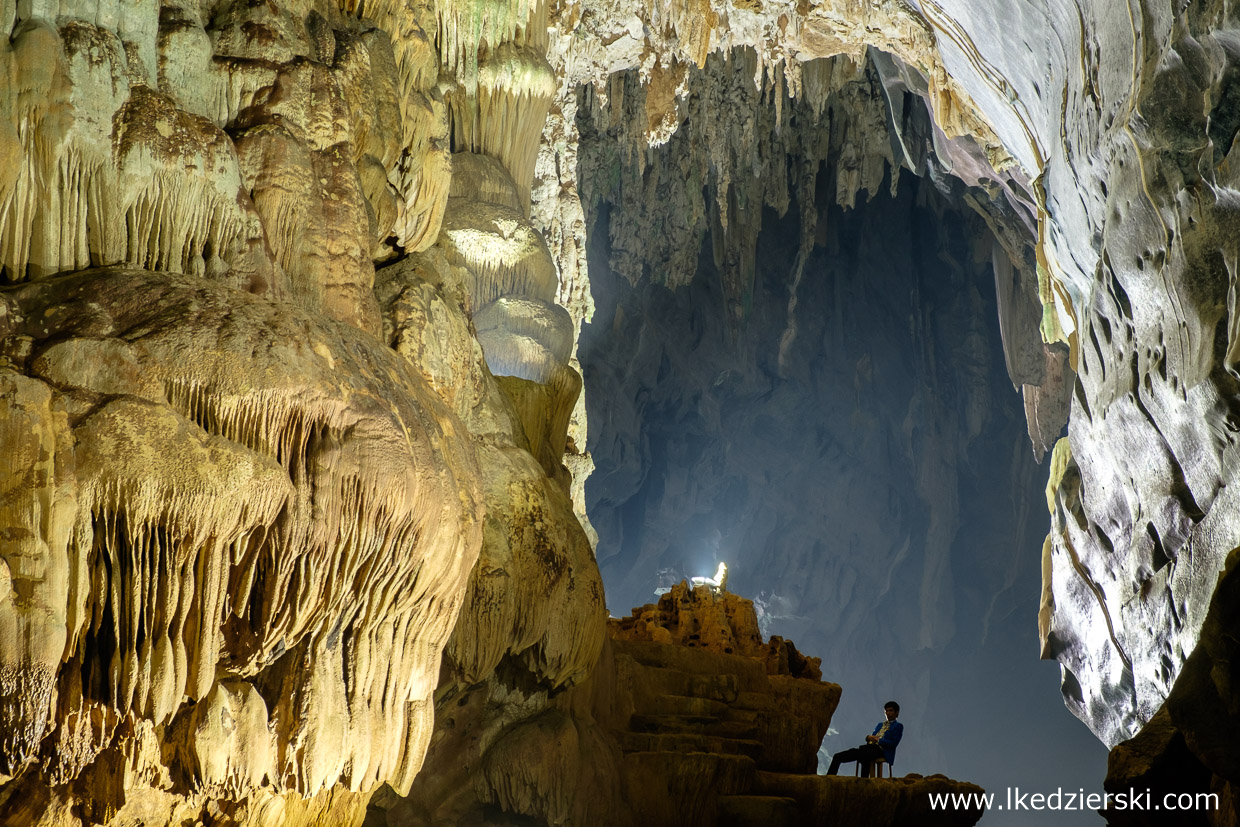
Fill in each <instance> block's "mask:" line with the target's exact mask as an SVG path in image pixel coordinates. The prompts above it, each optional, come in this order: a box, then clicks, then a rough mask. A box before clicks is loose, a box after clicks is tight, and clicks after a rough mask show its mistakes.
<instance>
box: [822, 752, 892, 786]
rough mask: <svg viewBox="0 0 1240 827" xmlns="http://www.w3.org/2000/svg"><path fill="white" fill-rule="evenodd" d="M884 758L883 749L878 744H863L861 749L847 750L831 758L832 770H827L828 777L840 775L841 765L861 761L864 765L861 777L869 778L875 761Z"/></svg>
mask: <svg viewBox="0 0 1240 827" xmlns="http://www.w3.org/2000/svg"><path fill="white" fill-rule="evenodd" d="M882 757H883V748H882V747H880V746H879V745H878V744H862V745H861V746H859V747H853V748H852V749H846V750H844V751H843V752H837V753H836V754H835V755H834V756H833V757H832V758H831V769H829V770H827V775H839V774H840V764H843V763H846V762H848V761H860V762H861V763H862V764H863V765H864V766H863V767H862V769H861V775H862V776H864V777H865V778H869V777H870V771H871V769H872V767H873V763H874V761H875V760H876V759H878V758H882Z"/></svg>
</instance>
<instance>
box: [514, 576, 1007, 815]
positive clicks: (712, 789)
mask: <svg viewBox="0 0 1240 827" xmlns="http://www.w3.org/2000/svg"><path fill="white" fill-rule="evenodd" d="M819 664H820V661H819V659H818V658H811V657H806V656H805V655H803V654H801V653H800V652H798V651H797V649H796V646H794V645H793V644H792V642H791V641H787V640H784V639H782V638H779V637H772V638H771V639H770V640H766V641H764V640H763V638H762V635H761V633H760V632H759V631H758V622H757V617H756V615H755V613H754V608H753V602H752V601H750V600H747V599H745V598H743V597H739V596H737V595H734V594H730V593H728V592H726V591H724V592H720V593H717V592H714V591H712V590H711V589H709V588H707V587H705V586H698V587H696V588H692V589H691V588H690V587H689V586H688V584H686V583H681V584H679V585H677V586H675V587H673V588H672V589H671V591H670V592H669V593H667V594H665V595H663V596H662V597H661V598H660V600H659V602H658V603H657V604H650V605H647V606H642V607H640V608H638V609H635V610H634V611H633V614H632V615H631V616H630V617H627V618H622V619H617V618H612V619H611V620H610V621H609V622H608V642H607V645H606V646H605V648H604V654H603V657H602V658H601V659H600V662H599V667H598V668H597V669H596V671H595V672H594V674H593V675H592V677H591V678H590V680H589V681H587V682H586V683H585V684H583V685H581V686H580V687H577V688H575V689H573V690H571V691H569V692H567V693H565V695H564V696H562V698H561V700H560V707H561V709H562V711H564V712H567V713H568V714H569V715H571V716H573V717H574V718H575V719H577V720H578V721H579V722H581V721H583V720H586V719H589V720H592V721H593V722H595V723H596V724H597V725H598V726H599V728H600V729H601V730H602V732H603V733H604V736H605V737H604V740H606V741H612V742H614V743H615V745H616V746H617V748H618V750H617V751H618V758H619V760H618V761H616V762H615V766H616V768H617V772H618V774H619V776H620V779H619V784H618V785H617V790H618V791H619V794H620V796H621V797H622V798H623V801H622V802H620V803H618V805H617V807H616V808H615V809H614V810H613V811H612V812H613V814H614V818H615V820H614V821H613V822H612V823H614V824H628V823H633V824H678V825H735V826H736V827H740V826H741V825H763V826H764V827H770V825H784V824H787V825H794V824H795V825H814V824H824V825H825V824H856V823H863V822H864V823H868V824H890V825H902V824H908V825H913V824H916V825H927V824H936V825H938V824H941V825H971V824H975V823H976V822H977V820H978V819H979V818H980V817H981V812H980V811H979V810H964V809H961V810H951V811H940V812H933V811H932V810H931V808H930V798H929V794H931V793H965V794H968V793H979V794H980V793H981V792H983V791H982V789H981V788H980V787H977V786H975V785H972V784H965V783H961V782H957V781H952V780H950V779H948V778H945V777H943V776H932V777H930V778H922V777H921V776H917V775H910V776H906V777H904V778H896V779H881V780H880V779H859V778H828V777H825V776H819V775H816V774H815V773H816V769H817V752H818V745H819V744H820V743H821V741H822V737H823V735H825V734H826V731H827V727H828V726H829V725H830V723H831V716H832V715H833V714H834V712H835V708H836V706H837V705H838V704H839V700H840V687H839V685H838V684H834V683H827V682H824V681H823V680H822V674H821V671H820V669H819ZM512 803H513V804H518V802H512ZM514 809H518V810H519V809H520V808H519V807H515V808H514Z"/></svg>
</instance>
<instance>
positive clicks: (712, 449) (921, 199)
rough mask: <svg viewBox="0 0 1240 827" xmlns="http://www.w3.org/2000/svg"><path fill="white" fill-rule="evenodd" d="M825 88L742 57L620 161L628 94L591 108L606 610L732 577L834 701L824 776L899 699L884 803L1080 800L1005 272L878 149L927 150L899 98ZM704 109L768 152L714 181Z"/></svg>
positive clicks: (846, 77)
mask: <svg viewBox="0 0 1240 827" xmlns="http://www.w3.org/2000/svg"><path fill="white" fill-rule="evenodd" d="M827 63H834V65H832V66H829V67H826V68H823V67H816V68H815V71H817V72H819V73H825V74H827V75H828V76H829V77H831V78H832V79H831V80H829V81H828V82H827V83H825V84H824V85H822V86H820V87H819V91H818V92H817V94H818V95H819V96H820V97H819V98H818V99H815V98H814V94H813V93H811V94H807V95H803V96H802V97H800V98H799V99H798V98H794V97H793V96H791V95H789V94H788V93H787V91H786V90H784V89H780V88H778V84H776V85H775V86H776V88H766V87H765V84H763V83H758V84H754V82H753V77H754V73H753V71H752V66H751V65H750V64H748V63H747V62H746V60H745V55H744V54H743V53H740V54H734V55H732V57H731V59H730V60H729V61H727V62H724V61H722V60H720V61H717V62H712V61H708V63H707V66H706V67H705V69H703V70H701V71H700V72H698V73H696V74H695V73H694V72H692V71H691V72H690V78H689V82H688V86H689V89H690V92H689V94H688V97H687V102H686V103H685V104H684V106H683V108H682V110H681V112H680V116H681V121H680V123H679V124H678V128H677V131H676V132H674V133H673V134H672V135H671V137H670V138H669V139H668V140H667V141H666V142H665V143H663V144H661V145H658V146H655V147H653V148H650V149H646V148H644V147H642V148H640V149H637V150H636V151H630V152H629V153H628V154H625V146H626V141H627V142H632V141H633V135H634V134H636V133H640V132H641V130H642V128H643V127H646V126H647V125H648V123H649V122H650V106H649V102H648V101H649V98H643V95H644V94H645V90H644V88H643V87H642V85H641V83H640V82H639V79H638V78H636V77H635V75H636V73H630V75H631V76H630V77H626V78H619V79H617V78H613V79H612V82H611V88H610V92H611V95H610V97H609V99H608V100H607V101H606V102H603V101H600V100H598V99H596V98H594V97H593V96H592V93H591V92H590V91H589V90H583V91H582V93H581V95H582V97H583V99H584V101H585V104H586V105H584V106H583V107H582V109H583V111H586V112H588V113H589V114H588V116H582V117H579V128H580V131H581V136H582V139H581V145H580V148H579V153H580V154H579V157H580V164H581V170H580V180H581V181H582V182H583V183H582V195H583V201H584V202H585V203H586V205H587V216H588V218H589V224H588V226H589V244H588V267H589V277H590V285H591V291H592V296H593V301H594V315H593V319H592V320H591V321H589V322H588V323H586V324H585V325H583V327H582V332H581V336H580V341H579V347H578V358H579V360H580V364H581V368H582V374H583V378H584V387H585V389H584V395H585V405H586V419H587V421H588V423H589V431H588V434H589V436H588V440H587V444H586V447H587V449H588V451H589V453H590V455H591V457H592V459H593V463H594V467H595V470H594V472H593V473H592V474H591V476H590V477H589V478H588V480H587V481H586V484H585V500H586V508H587V511H588V516H589V519H590V521H591V523H592V525H593V527H594V529H595V530H596V531H597V533H598V547H597V559H598V562H599V566H600V569H601V571H602V574H603V579H604V583H605V585H606V589H607V600H608V607H609V609H610V611H611V613H612V614H613V615H618V616H623V615H626V614H628V612H629V609H630V607H634V606H640V605H642V604H644V603H651V602H654V601H655V600H656V599H657V597H656V590H659V589H666V588H667V587H669V586H671V585H672V584H673V583H675V582H679V581H680V580H682V579H685V578H688V577H692V576H705V575H709V574H710V573H711V572H712V571H713V570H714V568H715V565H716V564H717V562H719V561H724V562H726V563H727V564H728V566H729V567H730V572H731V576H730V581H729V588H730V590H731V591H734V592H736V593H738V594H741V595H743V596H746V597H749V598H751V599H753V600H754V602H755V606H756V608H757V611H758V614H759V618H760V623H761V625H762V631H763V633H764V634H768V635H770V634H777V635H781V636H784V637H787V638H791V639H792V640H794V641H795V642H796V643H797V645H798V647H799V648H800V649H801V651H803V652H805V653H806V654H809V655H812V656H818V657H821V658H822V661H823V663H822V670H823V675H824V678H825V679H826V680H831V681H835V682H838V683H840V684H841V685H842V686H843V698H842V701H841V704H840V706H839V708H838V710H837V712H836V714H835V717H834V719H833V723H832V727H833V730H834V731H835V732H836V733H838V734H832V735H828V737H827V739H826V740H825V742H824V747H823V751H822V752H821V753H820V759H823V760H824V763H822V765H821V767H822V768H823V769H825V759H826V758H827V757H829V753H830V752H834V751H838V750H841V749H845V748H847V747H850V746H853V745H855V744H856V743H859V742H860V740H861V736H862V735H863V734H866V733H868V732H869V731H870V728H871V727H872V726H873V723H874V720H877V719H878V718H879V717H880V708H881V705H882V703H883V702H884V701H885V700H887V699H888V698H889V697H891V698H896V699H898V700H899V701H900V703H901V705H902V707H903V713H902V715H901V719H902V720H903V721H905V723H906V726H907V727H908V730H907V731H908V733H909V737H908V738H907V739H906V742H905V743H904V744H903V745H902V746H901V748H900V757H899V766H898V771H899V772H900V773H919V774H924V775H930V774H933V773H944V774H946V775H949V776H952V777H961V778H969V779H972V780H975V781H976V782H977V783H979V784H981V785H982V786H983V787H985V788H986V789H987V790H989V791H995V790H999V791H1002V790H1003V788H1004V787H1015V786H1023V787H1026V788H1032V787H1037V788H1039V789H1051V790H1053V789H1055V788H1056V787H1060V788H1063V789H1069V788H1071V789H1076V788H1077V787H1081V786H1084V787H1086V788H1090V787H1093V788H1097V787H1098V786H1099V785H1100V783H1101V779H1102V776H1103V774H1104V772H1105V770H1104V766H1105V754H1106V751H1105V749H1104V747H1103V746H1102V745H1101V744H1099V743H1098V742H1097V740H1096V739H1095V738H1094V737H1093V736H1092V734H1090V732H1089V731H1088V730H1087V729H1086V728H1085V727H1084V726H1083V725H1082V724H1081V723H1080V722H1079V721H1077V720H1076V719H1075V718H1074V717H1073V716H1072V715H1071V713H1070V712H1069V711H1068V710H1067V709H1065V708H1064V706H1063V703H1062V700H1061V698H1060V697H1059V692H1058V686H1057V685H1058V683H1059V679H1060V676H1059V670H1058V668H1056V667H1055V666H1054V665H1052V664H1049V663H1039V662H1038V661H1037V657H1036V655H1037V651H1038V645H1039V641H1038V623H1037V618H1038V601H1039V591H1040V581H1041V570H1040V554H1039V550H1040V549H1041V547H1042V542H1043V539H1044V538H1045V530H1046V521H1047V517H1046V512H1045V511H1044V510H1043V509H1044V508H1045V505H1044V503H1045V496H1044V493H1043V489H1044V488H1045V485H1046V479H1047V468H1046V465H1045V464H1042V465H1039V463H1038V459H1040V457H1038V456H1035V450H1033V449H1031V444H1030V435H1029V433H1028V426H1027V424H1026V411H1025V410H1024V408H1023V407H1022V400H1021V395H1020V394H1019V393H1018V392H1016V389H1015V388H1014V385H1016V382H1015V380H1014V379H1013V378H1012V375H1011V374H1012V368H1011V362H1012V358H1011V356H1010V355H1009V356H1008V358H1007V359H1005V342H1009V343H1010V342H1011V339H1012V335H1011V333H1010V331H1003V330H1001V323H1000V317H1001V315H1002V314H1001V310H1000V307H999V306H998V305H999V301H1000V297H999V295H998V292H999V290H1001V289H1002V288H1003V285H1002V282H1001V280H1002V279H1003V278H1004V277H1005V275H1006V273H1008V272H1010V271H1009V270H1008V269H1007V266H1008V265H1007V262H1006V260H1003V259H1004V258H1005V257H1007V255H1008V254H1007V252H1006V251H1005V249H1004V247H1003V246H1002V245H1001V243H1000V242H999V240H997V238H996V236H995V234H994V233H993V232H992V227H991V226H990V225H988V222H987V221H986V220H984V219H983V217H982V216H981V215H979V212H978V211H977V210H975V209H973V208H972V207H971V206H970V205H969V204H968V203H967V201H966V199H967V197H969V196H970V195H972V194H971V193H970V192H969V188H968V187H966V186H964V185H963V184H962V182H961V181H960V180H959V179H958V178H956V177H953V176H952V175H951V174H949V171H948V170H946V169H945V168H944V163H945V162H943V161H942V160H941V159H936V158H935V157H934V156H933V152H932V151H930V152H927V157H926V161H925V166H924V168H921V169H919V172H922V173H923V174H922V175H917V174H914V173H913V172H911V171H910V170H909V169H908V168H907V166H905V167H902V166H901V165H899V164H898V163H896V164H893V163H891V155H893V154H894V153H892V152H891V147H892V146H893V145H896V142H894V141H892V139H891V136H892V135H893V134H894V133H897V132H902V133H903V135H905V136H907V135H909V134H914V135H916V134H917V132H918V130H921V131H922V132H928V131H929V127H928V125H927V124H928V121H927V116H926V115H925V113H924V111H921V110H918V109H917V107H916V106H915V105H914V104H915V101H912V100H910V96H909V93H905V95H904V96H902V97H901V98H900V105H901V108H902V111H901V112H900V113H899V114H898V117H897V116H896V115H893V112H892V109H891V103H890V102H889V98H888V97H885V96H884V95H883V94H882V93H881V88H882V81H881V78H880V77H879V72H878V70H877V69H876V68H875V66H874V61H873V60H871V61H868V62H866V63H865V65H855V64H851V63H847V62H846V61H845V60H843V59H837V60H835V61H828V62H827ZM746 84H748V87H747V86H746ZM824 89H825V90H826V91H823V90H824ZM750 90H754V91H752V93H751V92H750ZM707 101H708V102H709V103H704V102H707ZM721 102H723V103H726V105H727V106H728V107H729V115H730V116H731V117H735V118H740V119H742V120H743V121H744V122H745V123H746V124H748V123H750V122H751V121H752V123H753V134H754V135H755V136H765V137H755V138H754V140H753V142H752V144H749V145H745V146H740V147H737V146H731V147H727V148H725V149H723V150H722V151H721V148H720V146H719V144H718V141H717V140H716V139H715V138H716V136H715V135H714V134H712V127H711V126H710V125H709V123H707V122H706V121H707V119H705V118H699V117H696V116H697V114H698V112H697V109H698V108H704V107H705V106H708V105H711V106H718V105H720V103H721ZM905 140H906V142H907V139H905ZM926 143H929V141H927V142H926ZM876 159H877V160H876ZM876 163H877V168H878V174H877V175H876V174H875V165H876ZM780 177H783V178H784V179H785V180H784V181H782V182H780V181H778V180H777V179H778V178H780ZM997 258H998V259H1001V260H1000V263H999V266H998V268H996V259H997ZM997 282H998V283H999V285H998V287H997ZM1008 321H1009V323H1010V316H1009V317H1008ZM1005 333H1007V335H1006V336H1005ZM1056 436H1058V435H1052V441H1053V439H1054V437H1056ZM1014 709H1020V710H1022V714H1021V715H1020V716H1015V715H1013V714H1012V712H1013V710H1014ZM1061 815H1064V822H1063V823H1073V822H1072V821H1071V818H1072V816H1071V815H1068V814H1061ZM1075 815H1076V816H1077V817H1079V818H1080V819H1081V823H1084V821H1085V820H1092V819H1093V818H1095V816H1093V815H1092V813H1091V814H1088V815H1087V814H1084V813H1078V814H1075ZM1011 818H1012V817H1011V816H1009V821H1007V822H1004V821H1002V817H1000V818H994V817H988V823H990V821H994V822H995V823H1012V824H1018V823H1022V822H1020V821H1019V820H1010V819H1011Z"/></svg>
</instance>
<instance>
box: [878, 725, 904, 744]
mask: <svg viewBox="0 0 1240 827" xmlns="http://www.w3.org/2000/svg"><path fill="white" fill-rule="evenodd" d="M875 731H877V730H875ZM902 737H904V724H902V723H900V722H899V721H892V722H891V726H890V727H889V728H888V729H887V734H885V735H884V736H883V737H882V738H880V739H879V741H878V745H879V746H880V747H894V746H895V745H896V744H898V743H900V739H901V738H902Z"/></svg>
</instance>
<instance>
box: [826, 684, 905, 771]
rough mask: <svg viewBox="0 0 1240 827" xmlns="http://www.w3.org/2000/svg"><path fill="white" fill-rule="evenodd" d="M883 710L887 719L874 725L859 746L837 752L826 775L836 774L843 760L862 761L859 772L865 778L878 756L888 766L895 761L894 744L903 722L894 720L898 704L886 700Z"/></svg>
mask: <svg viewBox="0 0 1240 827" xmlns="http://www.w3.org/2000/svg"><path fill="white" fill-rule="evenodd" d="M883 712H884V713H885V714H886V716H887V720H885V721H883V722H882V723H880V724H878V726H876V727H874V733H873V734H872V735H867V736H865V743H864V744H862V745H861V746H859V747H854V748H853V749H846V750H844V751H843V752H837V753H836V754H835V756H834V757H833V758H832V759H831V769H829V770H827V775H838V774H839V771H840V764H842V763H844V762H845V761H859V762H863V764H864V766H863V769H862V772H861V774H862V775H863V776H865V777H866V778H869V777H870V770H871V768H872V767H873V764H874V762H875V761H877V760H878V759H879V758H882V759H883V760H885V761H886V762H887V765H888V766H892V765H894V764H895V763H896V745H897V744H899V743H900V738H901V736H903V735H904V724H902V723H900V722H899V721H897V720H896V718H897V717H898V716H899V715H900V705H899V704H898V703H896V702H895V701H888V702H887V703H886V704H884V705H883Z"/></svg>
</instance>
